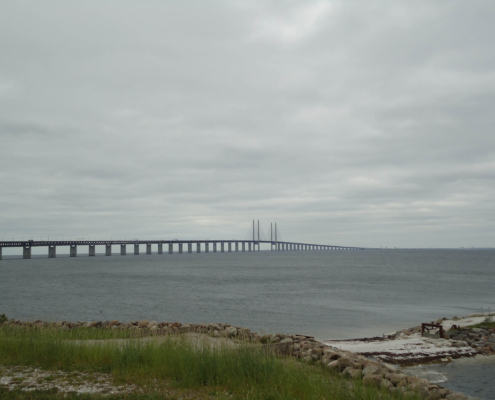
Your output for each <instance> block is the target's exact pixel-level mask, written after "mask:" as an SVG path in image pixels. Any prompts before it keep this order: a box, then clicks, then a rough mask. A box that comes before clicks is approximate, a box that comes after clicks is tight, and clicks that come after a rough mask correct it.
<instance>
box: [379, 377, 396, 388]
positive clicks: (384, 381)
mask: <svg viewBox="0 0 495 400" xmlns="http://www.w3.org/2000/svg"><path fill="white" fill-rule="evenodd" d="M380 386H381V387H383V388H385V389H388V390H390V389H392V388H393V387H394V385H392V382H390V381H388V380H387V379H382V381H381V382H380Z"/></svg>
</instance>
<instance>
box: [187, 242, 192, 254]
mask: <svg viewBox="0 0 495 400" xmlns="http://www.w3.org/2000/svg"><path fill="white" fill-rule="evenodd" d="M187 252H188V253H192V243H188V244H187Z"/></svg>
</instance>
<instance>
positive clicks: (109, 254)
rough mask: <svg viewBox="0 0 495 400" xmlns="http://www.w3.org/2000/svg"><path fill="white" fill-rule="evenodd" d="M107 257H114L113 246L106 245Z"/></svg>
mask: <svg viewBox="0 0 495 400" xmlns="http://www.w3.org/2000/svg"><path fill="white" fill-rule="evenodd" d="M105 255H106V256H111V255H112V245H111V244H106V245H105Z"/></svg>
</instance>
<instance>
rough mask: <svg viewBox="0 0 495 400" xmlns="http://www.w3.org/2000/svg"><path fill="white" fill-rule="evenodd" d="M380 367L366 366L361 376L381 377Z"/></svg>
mask: <svg viewBox="0 0 495 400" xmlns="http://www.w3.org/2000/svg"><path fill="white" fill-rule="evenodd" d="M381 370H382V367H381V366H380V365H379V364H368V365H367V366H366V367H364V368H363V375H365V376H366V375H381Z"/></svg>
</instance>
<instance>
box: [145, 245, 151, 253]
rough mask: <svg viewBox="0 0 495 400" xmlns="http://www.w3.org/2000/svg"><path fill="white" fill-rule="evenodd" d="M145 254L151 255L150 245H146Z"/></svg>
mask: <svg viewBox="0 0 495 400" xmlns="http://www.w3.org/2000/svg"><path fill="white" fill-rule="evenodd" d="M146 254H148V255H149V254H151V243H146Z"/></svg>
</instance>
